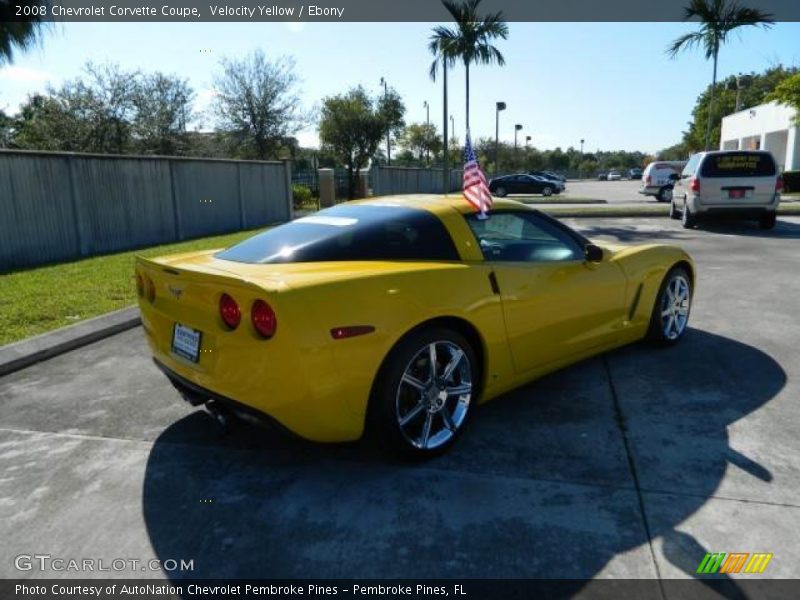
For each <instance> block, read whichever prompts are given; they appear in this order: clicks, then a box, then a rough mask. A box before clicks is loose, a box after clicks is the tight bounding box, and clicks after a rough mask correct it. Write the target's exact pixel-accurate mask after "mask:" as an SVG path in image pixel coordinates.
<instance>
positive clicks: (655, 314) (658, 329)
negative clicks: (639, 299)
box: [647, 266, 694, 346]
mask: <svg viewBox="0 0 800 600" xmlns="http://www.w3.org/2000/svg"><path fill="white" fill-rule="evenodd" d="M679 277H680V278H682V279H683V281H684V282H685V284H686V286H687V288H688V302H687V306H686V320H685V322H684V324H683V326H682V328H681V329H680V332H679V333H678V334H677V336H676V337H670V336H669V335H667V333H666V331H665V328H666V324H665V323H664V322H663V321H662V312H664V310H666V309H667V308H668V306H667V305H668V304H671V303H670V297H669V295H668V292H667V288H668V287H669V286H670V285H674V284H673V282H674V281H675V279H676V278H679ZM693 293H694V290H693V286H692V278H691V277H689V273H688V272H687V270H686V269H685V268H684V267H681V266H675V267H672V269H670V270H669V272H668V273H667V274H666V275H665V276H664V280H663V281H662V282H661V286H660V287H659V288H658V294H656V300H655V302H654V303H653V310H652V312H651V313H650V326H649V328H648V330H647V341H648V342H650V343H651V344H654V345H656V346H671V345H673V344H675V343H677V342H678V341H679V340H680V339H681V338H682V337H683V335H684V334H685V333H686V329H687V328H688V323H689V317H690V315H691V308H692V299H693ZM670 308H671V307H670ZM675 316H676V315H673V317H675ZM667 318H668V316H667Z"/></svg>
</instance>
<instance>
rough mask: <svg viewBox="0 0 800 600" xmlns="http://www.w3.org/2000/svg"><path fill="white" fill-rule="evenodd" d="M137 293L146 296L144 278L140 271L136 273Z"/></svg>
mask: <svg viewBox="0 0 800 600" xmlns="http://www.w3.org/2000/svg"><path fill="white" fill-rule="evenodd" d="M136 295H137V296H139V298H141V297H142V296H144V280H142V276H141V275H140V274H139V273H136Z"/></svg>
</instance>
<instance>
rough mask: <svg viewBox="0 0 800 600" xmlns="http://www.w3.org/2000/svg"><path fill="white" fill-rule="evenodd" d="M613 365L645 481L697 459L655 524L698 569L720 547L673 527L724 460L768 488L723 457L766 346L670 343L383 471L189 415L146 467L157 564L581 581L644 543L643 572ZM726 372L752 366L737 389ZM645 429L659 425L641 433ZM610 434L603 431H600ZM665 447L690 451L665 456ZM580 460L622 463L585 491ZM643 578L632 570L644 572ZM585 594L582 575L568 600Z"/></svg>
mask: <svg viewBox="0 0 800 600" xmlns="http://www.w3.org/2000/svg"><path fill="white" fill-rule="evenodd" d="M605 360H608V361H613V367H612V368H611V371H612V373H613V377H614V380H615V387H616V388H617V390H618V394H620V396H621V404H622V406H623V409H624V410H627V409H628V404H626V403H631V402H635V403H636V404H635V410H633V411H632V412H633V413H634V414H633V415H632V416H629V415H627V414H625V417H624V419H625V420H628V422H627V425H626V427H627V428H628V430H629V433H628V436H629V438H630V440H631V444H632V447H633V455H634V460H635V462H636V465H637V470H638V471H639V476H640V478H643V480H644V481H645V483H643V484H642V486H643V487H644V488H647V485H648V484H647V483H646V482H647V480H648V470H652V472H651V473H649V476H650V477H651V478H656V479H660V480H662V484H663V486H667V485H669V484H670V483H671V482H672V481H673V479H674V478H675V477H678V476H680V474H681V472H683V471H684V470H685V469H686V465H688V464H694V468H693V469H692V471H691V473H690V476H691V480H690V481H688V483H686V485H687V486H688V487H689V488H690V492H691V493H689V494H688V496H687V498H686V501H685V502H683V503H682V504H681V507H682V508H680V509H675V511H674V514H670V516H669V518H668V520H667V521H666V522H665V521H664V519H661V522H660V523H659V524H657V525H653V524H652V523H651V534H652V536H653V537H656V536H662V537H663V538H664V540H665V555H666V558H667V559H668V560H669V561H670V562H671V563H673V564H674V565H676V566H678V567H679V568H681V569H682V570H683V572H685V573H686V574H687V575H693V574H694V569H696V567H697V564H698V562H696V561H694V559H693V557H696V556H697V557H699V558H698V559H697V561H699V560H700V559H701V558H702V556H703V554H704V553H705V552H706V551H718V550H719V549H704V548H702V546H701V545H700V544H699V543H698V542H697V541H696V540H694V539H693V538H690V537H689V536H688V535H687V534H684V533H678V532H677V531H676V529H675V528H676V527H677V526H678V525H679V524H680V523H681V522H682V521H683V520H685V519H686V518H687V517H688V516H690V515H691V514H692V513H694V512H695V511H696V510H698V509H699V508H701V507H702V506H703V504H704V503H705V502H706V500H707V499H708V498H709V497H710V496H711V495H712V494H713V493H714V491H715V490H716V489H717V487H718V486H719V484H720V482H721V481H722V479H723V477H724V476H725V470H726V467H727V465H728V463H729V462H733V463H735V464H736V465H738V466H741V467H742V468H744V469H745V470H747V471H748V472H750V473H752V474H754V475H755V476H756V477H758V478H759V479H761V480H762V481H769V480H770V478H771V474H770V473H769V471H768V470H767V469H765V468H764V467H763V466H761V465H759V464H757V463H754V462H753V461H752V460H751V459H749V458H747V457H745V456H742V455H740V454H738V453H736V452H735V451H733V450H732V449H731V448H730V447H729V443H728V433H727V428H728V426H729V425H730V424H731V423H732V422H734V421H737V420H739V419H741V418H743V417H745V416H746V415H748V414H749V413H751V412H753V411H755V410H756V409H758V408H759V407H761V406H762V405H764V404H765V403H767V402H769V401H770V400H771V399H772V398H773V397H774V396H775V395H776V394H777V393H778V392H779V391H780V390H781V389H782V388H783V386H784V384H785V382H786V374H785V372H784V370H783V369H782V368H781V366H780V365H778V364H777V363H776V362H775V361H774V360H773V359H772V358H770V357H769V356H768V355H766V354H764V353H763V352H761V351H760V350H758V349H756V348H753V347H752V346H748V345H746V344H742V343H740V342H737V341H735V340H732V339H729V338H726V337H722V336H718V335H715V334H712V333H708V332H703V331H699V330H691V331H690V332H689V335H687V338H686V339H685V340H684V343H682V344H679V345H678V346H676V347H674V348H670V349H666V350H653V349H651V348H649V347H647V346H644V345H634V346H631V347H628V348H626V349H623V350H619V351H616V352H614V353H612V354H611V355H609V356H608V358H607V359H602V358H601V359H590V360H589V361H585V362H584V363H581V364H579V365H576V366H575V367H571V368H570V369H567V370H565V371H562V372H559V373H556V374H553V375H550V376H548V377H545V378H543V379H542V380H539V381H537V382H535V383H533V384H531V385H528V386H525V387H524V388H521V389H520V390H517V391H515V392H513V393H512V394H509V395H507V397H505V398H500V399H497V400H496V401H493V402H492V403H490V404H488V405H487V406H486V407H483V408H482V409H481V410H479V411H478V413H477V414H476V418H475V420H474V422H473V423H472V425H473V427H472V429H471V430H470V431H469V432H467V436H465V439H464V440H462V443H461V444H459V445H458V446H457V447H456V448H454V449H453V451H452V452H451V453H450V454H449V455H448V456H446V457H443V458H442V459H440V460H438V461H434V462H431V463H428V464H425V465H408V464H395V463H389V462H388V461H386V460H385V459H383V458H382V457H380V456H377V455H376V454H375V453H373V452H372V451H370V450H369V449H367V448H366V447H365V445H363V444H349V445H333V446H324V445H314V444H308V443H304V442H300V441H291V440H286V439H284V438H281V437H278V436H276V435H275V434H271V433H266V432H264V431H262V430H259V429H255V428H252V427H248V426H244V427H242V429H241V430H240V431H239V432H238V433H237V434H236V435H232V436H226V437H222V438H221V437H219V434H218V433H217V430H216V428H215V426H214V425H213V424H212V422H211V420H210V418H208V417H207V416H205V414H204V413H202V412H197V413H193V414H192V415H190V416H188V417H185V418H183V419H181V420H179V421H177V422H175V423H174V424H173V425H171V426H170V427H169V428H168V429H167V430H165V431H164V432H163V433H162V434H161V436H160V437H159V438H158V439H157V441H156V442H155V444H154V446H153V448H152V451H151V454H150V456H149V459H148V463H147V468H146V473H145V482H144V486H143V490H144V491H143V498H142V503H143V512H144V517H145V522H146V524H147V528H148V533H149V536H150V540H151V543H152V546H153V549H154V551H155V554H156V556H157V557H158V558H160V559H161V560H162V561H163V560H166V559H168V558H173V559H181V558H183V559H194V561H195V571H194V572H191V573H183V574H175V573H173V574H172V575H171V576H172V577H173V578H175V579H179V578H181V577H192V578H198V577H199V578H254V577H255V578H290V577H306V578H307V577H313V578H352V577H357V578H370V577H375V578H382V577H386V578H392V577H394V578H424V577H435V578H438V577H453V578H474V577H487V578H591V577H592V576H594V575H596V574H597V573H599V572H600V571H601V570H602V569H604V567H606V565H607V564H608V563H609V561H611V560H612V559H614V558H615V557H618V556H619V555H621V554H625V553H631V552H635V551H638V550H641V549H644V550H641V551H642V556H643V557H644V558H643V559H642V560H641V562H642V564H645V565H647V564H652V561H650V559H649V551H648V550H647V538H646V536H644V534H643V531H644V529H643V526H642V521H641V513H640V511H639V508H638V502H637V500H636V490H635V487H634V485H633V483H632V479H630V478H628V479H627V481H622V480H616V479H615V478H616V475H615V474H616V473H618V472H620V470H621V471H624V470H625V469H627V462H626V459H625V456H624V450H622V441H621V437H620V435H619V426H618V423H617V422H616V421H615V419H614V416H613V401H612V400H611V399H610V398H611V397H610V392H609V391H608V389H609V380H608V378H607V377H605V375H604V374H605V373H606V371H605V368H604V367H603V364H604V361H605ZM642 365H650V368H652V369H653V370H654V371H653V372H652V373H648V372H646V371H642ZM680 365H692V366H691V367H690V368H688V369H683V370H682V369H680V368H679V366H680ZM732 368H733V369H739V370H740V371H742V372H746V374H747V377H748V379H749V384H748V385H747V386H745V387H744V388H743V387H742V386H741V385H739V383H738V382H737V381H736V379H735V378H732V377H731V369H732ZM604 377H605V378H604ZM626 382H627V383H629V384H630V385H631V386H633V388H632V390H633V391H630V392H628V391H626V386H625V383H626ZM642 382H644V383H642ZM647 382H650V383H651V384H652V385H653V386H655V387H654V388H653V389H659V388H661V387H663V386H667V385H668V386H669V393H662V394H657V395H656V396H655V397H652V398H644V399H643V400H641V401H640V399H639V398H638V397H633V398H632V399H631V398H628V395H629V396H636V394H637V392H636V390H637V389H638V390H639V391H640V392H641V393H644V394H649V393H650V388H648V387H647ZM581 390H583V391H581ZM554 398H558V400H557V401H554V400H553V399H554ZM601 417H602V418H601ZM650 421H653V422H655V421H657V422H658V423H659V424H658V425H657V427H656V430H654V431H648V430H647V427H648V423H649V422H650ZM651 424H652V423H651ZM603 428H606V429H607V430H608V432H610V433H609V434H608V435H609V436H611V437H607V438H606V437H602V436H601V437H599V438H597V439H595V438H593V437H592V431H594V430H597V429H603ZM604 435H605V434H604ZM670 437H674V439H675V441H676V443H678V444H682V443H684V442H685V441H690V442H691V444H689V447H687V448H683V449H681V448H676V447H669V443H670V440H669V438H670ZM587 440H588V441H587ZM665 444H666V445H665ZM693 453H694V454H693ZM556 454H557V455H558V456H557V457H556V458H558V461H556V462H553V461H554V456H555V455H556ZM589 455H591V458H590V456H589ZM698 456H702V460H701V461H699V460H698ZM653 457H656V458H657V460H655V459H653ZM587 460H594V461H596V462H597V465H598V467H601V466H602V465H601V463H602V461H604V460H605V461H608V462H615V461H616V462H619V461H622V462H621V464H622V465H623V466H622V467H619V466H613V465H612V466H609V467H607V469H606V471H607V473H606V474H603V475H602V477H605V479H602V478H601V479H598V480H597V481H595V482H593V483H592V482H587V481H586V480H585V477H586V476H587V475H586V473H585V469H584V467H583V466H582V464H581V463H583V462H585V461H587ZM540 465H544V466H545V467H546V469H545V470H542V469H541V466H540ZM599 471H600V472H601V474H602V473H603V469H602V468H600V469H599ZM498 473H499V474H498ZM575 479H577V480H578V481H577V483H576V482H575V481H574V480H575ZM672 491H674V492H676V493H681V491H682V490H681V489H677V490H672ZM684 505H685V506H684ZM641 573H643V574H639V575H634V574H631V575H630V576H631V577H639V576H640V577H643V578H647V577H651V576H652V575H648V573H651V571H647V570H644V571H642V572H641ZM585 585H587V583H586V582H582V581H579V580H578V581H575V582H574V591H578V590H579V589H581V588H582V587H583V586H585ZM588 585H592V584H588Z"/></svg>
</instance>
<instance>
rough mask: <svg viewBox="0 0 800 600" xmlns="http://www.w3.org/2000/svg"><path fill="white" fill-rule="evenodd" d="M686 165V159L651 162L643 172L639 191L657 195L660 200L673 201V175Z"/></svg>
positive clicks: (647, 194) (646, 194) (644, 193)
mask: <svg viewBox="0 0 800 600" xmlns="http://www.w3.org/2000/svg"><path fill="white" fill-rule="evenodd" d="M685 166H686V161H685V160H684V161H669V160H659V161H655V162H651V163H650V164H649V165H647V167H645V169H644V173H642V187H640V188H639V193H640V194H643V195H645V196H655V197H656V200H658V201H659V202H671V201H672V188H673V186H674V180H675V178H674V177H673V176H674V175H677V174H679V173H680V172H681V170H683V168H684V167H685Z"/></svg>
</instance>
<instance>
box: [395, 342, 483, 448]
mask: <svg viewBox="0 0 800 600" xmlns="http://www.w3.org/2000/svg"><path fill="white" fill-rule="evenodd" d="M471 399H472V366H471V365H470V363H469V358H468V357H467V355H466V353H465V352H464V351H463V350H462V349H461V348H459V347H458V345H456V344H455V343H453V342H450V341H438V342H432V343H430V344H427V345H426V346H424V347H423V348H421V349H420V350H419V352H417V354H416V355H415V356H414V358H412V359H411V361H410V362H409V363H408V365H407V366H406V369H405V371H404V372H403V377H402V378H401V379H400V384H399V385H398V387H397V395H396V398H395V416H396V418H397V424H398V425H399V426H400V431H401V432H402V434H403V436H404V437H405V438H406V440H408V442H410V443H411V445H413V446H414V447H415V448H419V449H424V450H430V449H433V448H437V447H438V446H441V445H442V444H444V443H446V442H447V441H448V440H450V438H452V437H453V436H454V435H455V434H456V432H457V431H458V429H459V427H461V425H463V423H464V420H465V419H466V417H467V412H468V410H469V403H470V400H471Z"/></svg>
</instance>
